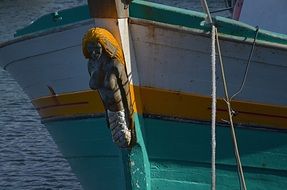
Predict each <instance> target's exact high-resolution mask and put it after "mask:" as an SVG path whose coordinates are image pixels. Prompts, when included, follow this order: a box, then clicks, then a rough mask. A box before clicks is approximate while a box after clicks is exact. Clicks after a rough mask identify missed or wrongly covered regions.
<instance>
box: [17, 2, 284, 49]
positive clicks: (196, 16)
mask: <svg viewBox="0 0 287 190" xmlns="http://www.w3.org/2000/svg"><path fill="white" fill-rule="evenodd" d="M58 14H59V16H60V17H62V19H61V20H58V19H55V16H54V14H49V15H45V16H43V17H41V18H39V19H38V20H36V21H35V22H33V24H31V25H29V26H27V27H26V28H23V29H21V30H18V31H17V33H16V36H21V35H24V34H29V33H33V32H38V31H43V30H48V29H52V28H55V27H61V26H65V25H67V24H73V23H76V22H78V21H81V20H86V19H89V18H90V17H89V10H88V7H87V6H86V5H84V6H80V7H76V8H71V9H67V10H63V11H59V12H58ZM75 15H76V16H75ZM130 17H134V18H141V19H146V20H152V21H157V22H162V23H167V24H172V25H178V26H184V27H188V28H194V29H197V30H201V31H203V32H208V31H209V30H210V28H209V27H208V26H204V25H202V24H201V23H202V22H203V21H204V19H205V14H203V13H199V12H195V11H191V10H186V9H180V8H175V7H170V6H166V5H162V4H156V3H152V2H148V1H142V0H134V1H132V3H131V5H130ZM215 22H216V25H218V31H219V33H221V34H223V35H228V36H230V37H231V36H237V37H243V38H245V40H247V39H252V38H253V36H254V32H255V30H256V28H255V27H253V26H249V25H246V24H243V23H241V22H237V21H235V20H232V19H227V18H223V17H215ZM258 40H261V41H266V42H269V43H282V44H285V45H286V44H287V36H286V35H281V34H277V33H272V32H268V31H264V30H260V32H259V35H258Z"/></svg>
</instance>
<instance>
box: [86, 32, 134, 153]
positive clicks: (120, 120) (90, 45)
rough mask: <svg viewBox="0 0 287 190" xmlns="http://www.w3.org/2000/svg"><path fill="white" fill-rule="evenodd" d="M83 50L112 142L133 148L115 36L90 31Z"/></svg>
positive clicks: (127, 95) (121, 61)
mask: <svg viewBox="0 0 287 190" xmlns="http://www.w3.org/2000/svg"><path fill="white" fill-rule="evenodd" d="M82 47H83V54H84V56H85V57H86V58H87V59H89V61H88V71H89V74H90V82H89V85H90V88H91V89H94V90H98V92H99V94H100V96H101V99H102V102H103V104H104V107H105V110H106V118H107V123H108V126H109V128H110V130H111V133H112V138H113V141H114V142H115V143H116V144H117V145H118V146H119V147H121V148H127V147H129V146H131V144H132V128H133V127H132V126H133V120H132V114H133V108H132V105H131V98H130V91H129V81H128V77H127V72H126V68H125V61H124V56H123V51H122V49H121V47H120V45H119V44H118V42H117V40H116V39H115V38H114V36H113V35H112V34H111V33H110V32H109V31H107V30H106V29H103V28H92V29H90V30H89V31H88V32H87V33H86V34H85V36H84V38H83V41H82Z"/></svg>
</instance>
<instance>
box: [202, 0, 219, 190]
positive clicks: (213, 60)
mask: <svg viewBox="0 0 287 190" xmlns="http://www.w3.org/2000/svg"><path fill="white" fill-rule="evenodd" d="M201 5H202V7H203V9H204V11H205V12H206V14H207V18H206V20H207V22H208V23H209V24H212V18H211V15H210V12H209V8H208V5H207V2H206V0H201ZM215 34H216V27H215V26H214V25H212V31H211V78H212V87H211V89H212V94H211V96H212V105H211V107H212V109H211V189H212V190H216V133H215V132H216V130H215V129H216V46H215V41H216V38H215Z"/></svg>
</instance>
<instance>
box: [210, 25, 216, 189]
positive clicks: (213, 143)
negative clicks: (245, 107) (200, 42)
mask: <svg viewBox="0 0 287 190" xmlns="http://www.w3.org/2000/svg"><path fill="white" fill-rule="evenodd" d="M215 31H216V27H215V26H213V25H212V32H211V40H212V41H211V70H212V71H211V73H212V74H211V75H212V113H211V122H212V123H211V149H212V155H211V164H212V165H211V171H212V190H215V189H216V168H215V156H216V134H215V127H216V67H215V64H216V60H215V56H216V55H215V54H216V48H215V47H216V46H215Z"/></svg>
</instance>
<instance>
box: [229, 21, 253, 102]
mask: <svg viewBox="0 0 287 190" xmlns="http://www.w3.org/2000/svg"><path fill="white" fill-rule="evenodd" d="M258 32H259V27H258V26H256V31H255V36H254V39H253V43H252V48H251V51H250V53H249V57H248V61H247V65H246V68H245V72H244V77H243V80H242V82H241V85H240V88H239V90H238V91H237V92H236V93H234V94H233V95H232V96H231V98H230V101H231V100H232V99H233V98H234V97H235V96H237V95H238V94H239V93H241V91H242V90H243V87H244V85H245V82H246V78H247V73H248V71H249V66H250V63H251V58H252V56H253V52H254V48H255V44H256V39H257V36H258Z"/></svg>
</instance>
